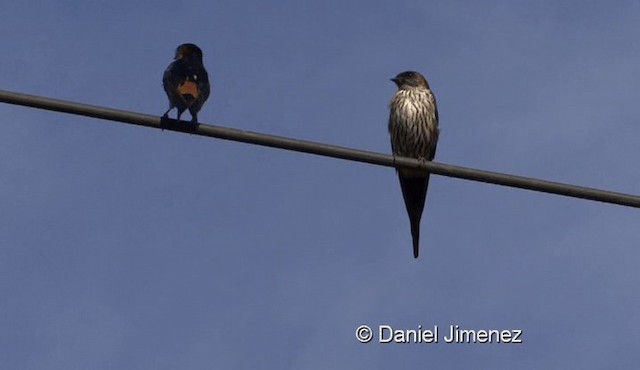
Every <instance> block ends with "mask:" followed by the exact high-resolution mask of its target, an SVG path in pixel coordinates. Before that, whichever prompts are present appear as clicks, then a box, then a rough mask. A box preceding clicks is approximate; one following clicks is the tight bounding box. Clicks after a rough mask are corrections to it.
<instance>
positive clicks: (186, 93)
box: [162, 44, 210, 124]
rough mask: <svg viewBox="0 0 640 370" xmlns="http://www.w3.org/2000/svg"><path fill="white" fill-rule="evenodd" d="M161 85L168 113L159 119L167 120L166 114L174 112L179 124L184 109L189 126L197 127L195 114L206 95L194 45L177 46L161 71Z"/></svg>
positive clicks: (199, 53) (203, 72) (199, 54)
mask: <svg viewBox="0 0 640 370" xmlns="http://www.w3.org/2000/svg"><path fill="white" fill-rule="evenodd" d="M162 84H163V85H164V91H166V92H167V97H169V109H167V111H166V112H165V113H164V115H163V117H164V118H167V117H169V112H170V111H171V110H172V109H173V108H177V109H178V116H177V119H178V120H179V119H180V116H181V115H182V113H183V112H184V111H185V110H187V109H188V110H189V113H191V123H193V124H197V123H198V112H199V111H200V109H201V108H202V105H203V104H204V102H205V101H207V98H208V97H209V92H210V87H209V75H208V74H207V70H206V69H205V68H204V65H203V64H202V50H200V48H199V47H198V46H196V45H194V44H182V45H180V46H178V48H177V49H176V55H175V60H174V61H173V62H172V63H171V64H169V67H167V69H166V70H165V71H164V76H163V77H162Z"/></svg>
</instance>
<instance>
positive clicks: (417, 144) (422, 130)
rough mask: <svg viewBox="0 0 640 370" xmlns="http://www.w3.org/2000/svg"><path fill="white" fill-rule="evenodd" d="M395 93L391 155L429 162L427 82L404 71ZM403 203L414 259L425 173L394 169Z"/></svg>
mask: <svg viewBox="0 0 640 370" xmlns="http://www.w3.org/2000/svg"><path fill="white" fill-rule="evenodd" d="M391 81H393V82H395V84H396V85H397V86H398V91H397V92H396V93H395V95H394V96H393V99H392V100H391V106H390V108H391V113H390V115H389V133H390V134H391V149H392V151H393V155H394V156H401V157H409V158H416V159H418V160H421V161H424V160H427V161H431V160H433V157H434V156H435V154H436V145H437V143H438V135H439V133H440V130H439V128H438V108H437V107H436V98H435V96H434V95H433V92H431V89H429V84H428V83H427V80H426V79H425V78H424V76H422V75H421V74H420V73H418V72H413V71H407V72H402V73H400V74H398V75H397V76H396V77H394V78H392V79H391ZM398 178H399V179H400V187H401V189H402V196H403V197H404V204H405V206H406V208H407V213H409V221H410V223H411V236H412V239H413V256H414V257H415V258H418V250H419V241H420V219H421V218H422V211H423V210H424V203H425V199H426V197H427V188H428V187H429V173H427V172H424V171H419V170H407V169H400V170H398Z"/></svg>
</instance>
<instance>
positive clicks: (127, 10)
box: [0, 0, 640, 369]
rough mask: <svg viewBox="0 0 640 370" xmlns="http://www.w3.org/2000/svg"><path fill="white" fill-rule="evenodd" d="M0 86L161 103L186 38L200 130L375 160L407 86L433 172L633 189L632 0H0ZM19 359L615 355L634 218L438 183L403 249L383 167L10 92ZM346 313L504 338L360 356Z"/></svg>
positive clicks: (337, 363) (76, 364) (567, 202)
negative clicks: (469, 170) (427, 133)
mask: <svg viewBox="0 0 640 370" xmlns="http://www.w3.org/2000/svg"><path fill="white" fill-rule="evenodd" d="M0 33H1V34H2V35H4V42H3V50H4V53H3V56H2V57H1V58H0V71H1V72H0V73H1V76H2V78H1V81H2V86H0V88H1V89H4V90H10V91H17V92H23V93H29V94H36V95H42V96H48V97H53V98H59V99H66V100H72V101H78V102H82V103H87V104H94V105H101V106H108V107H113V108H117V109H124V110H131V111H136V112H142V113H149V114H157V115H160V114H162V113H163V112H164V111H165V109H166V105H167V101H166V96H165V94H164V91H163V90H162V86H161V78H162V73H163V71H164V69H165V68H166V66H167V65H168V64H169V62H170V61H171V59H172V57H173V52H174V49H175V47H176V46H177V45H178V44H180V43H183V42H193V43H196V44H198V45H199V46H200V47H201V48H202V49H203V51H204V57H205V59H204V62H205V66H206V67H207V68H208V70H209V75H210V79H211V83H212V93H211V97H210V99H209V101H208V102H207V104H206V105H205V107H204V108H203V110H202V111H201V113H200V115H199V118H200V121H201V122H203V123H207V124H217V125H222V126H229V127H234V128H239V129H246V130H253V131H259V132H265V133H270V134H276V135H283V136H290V137H296V138H301V139H306V140H313V141H319V142H325V143H330V144H336V145H343V146H350V147H354V148H359V149H365V150H372V151H378V152H385V153H388V152H389V151H390V148H389V138H388V134H387V129H386V125H387V117H388V103H389V100H390V98H391V96H392V94H393V93H394V90H395V86H394V84H393V83H392V82H391V81H389V78H391V77H393V76H394V75H395V74H397V73H398V72H401V71H404V70H408V69H413V70H418V71H420V72H422V73H423V74H424V75H425V76H426V77H427V79H428V80H429V82H430V85H431V87H432V89H433V90H434V92H435V94H436V96H437V98H438V106H439V112H440V126H441V136H440V142H439V145H438V152H437V154H436V160H437V161H442V162H445V163H451V164H457V165H462V166H469V167H476V168H481V169H487V170H493V171H500V172H507V173H514V174H518V175H524V176H531V177H538V178H543V179H549V180H555V181H562V182H569V183H574V184H580V185H585V186H592V187H598V188H603V189H607V190H615V191H621V192H627V193H637V192H638V183H640V171H637V170H636V167H637V164H636V162H637V161H636V158H638V155H639V154H640V149H639V146H638V139H637V138H638V137H640V126H638V124H637V122H638V117H640V106H639V105H638V104H637V97H638V93H637V86H640V44H638V42H637V39H638V34H639V33H640V3H638V2H636V1H634V2H625V3H623V2H617V3H610V2H609V3H605V2H591V1H588V2H585V1H565V2H555V1H540V2H525V1H510V2H506V1H485V2H474V1H427V2H425V1H394V2H391V1H369V2H363V1H332V0H329V1H324V2H307V1H291V2H289V1H282V2H280V3H277V4H276V3H272V4H269V3H265V2H261V1H236V2H232V1H215V2H209V1H140V2H131V1H120V0H114V1H111V2H108V3H107V2H99V1H83V2H80V1H58V2H55V3H53V2H31V3H29V2H13V3H11V4H6V5H5V7H4V10H3V21H2V22H0ZM0 114H1V115H2V117H3V126H2V127H3V132H2V135H0V209H1V211H0V294H1V295H2V304H0V333H2V335H1V336H0V362H2V365H3V366H2V367H3V368H7V369H10V368H11V369H44V368H46V369H87V368H91V369H127V368H130V369H176V368H181V369H212V368H216V369H243V368H281V369H332V368H335V369H340V368H380V369H388V368H410V367H416V368H417V367H420V368H423V367H424V366H425V365H427V366H428V365H432V366H436V367H440V368H469V367H472V368H494V369H502V368H514V367H515V368H519V369H540V368H549V369H566V368H581V369H601V368H629V367H633V366H634V365H636V366H637V363H638V361H639V360H640V355H639V354H638V351H637V348H638V346H639V345H640V334H639V333H638V330H637V328H638V327H640V314H639V311H638V307H639V306H640V291H639V290H638V288H637V286H638V280H639V276H640V275H639V273H638V268H637V265H638V261H639V260H640V249H638V241H640V228H639V227H638V217H639V216H640V214H639V213H638V210H636V209H631V208H625V207H620V206H614V205H606V204H600V203H595V202H590V201H583V200H577V199H569V198H564V197H560V196H553V195H547V194H541V193H535V192H530V191H524V190H516V189H510V188H504V187H497V186H493V185H487V184H480V183H474V182H467V181H462V180H456V179H450V178H445V177H440V176H434V177H432V180H431V185H430V188H429V194H428V200H427V206H426V209H425V213H424V215H423V220H422V240H421V256H420V258H419V259H418V260H414V259H413V257H412V252H411V239H410V233H409V223H408V218H407V216H406V214H405V209H404V204H403V202H402V197H401V194H400V189H399V185H398V181H397V178H396V176H395V173H394V171H393V170H392V169H389V168H382V167H376V166H371V165H365V164H359V163H353V162H347V161H341V160H335V159H329V158H323V157H316V156H310V155H306V154H299V153H292V152H286V151H281V150H274V149H268V148H262V147H256V146H249V145H245V144H239V143H233V142H225V141H220V140H214V139H207V138H202V137H197V136H190V135H185V134H179V133H174V132H167V131H164V132H162V131H159V130H153V129H149V128H142V127H135V126H130V125H124V124H118V123H112V122H106V121H100V120H94V119H89V118H83V117H76V116H72V115H65V114H60V113H53V112H47V111H39V110H34V109H28V108H24V107H17V106H10V105H5V104H1V105H0ZM362 324H366V325H369V326H371V327H372V328H374V329H375V328H377V327H378V326H379V325H391V326H393V327H394V328H397V329H415V328H417V326H418V325H421V326H422V327H425V328H426V327H430V326H431V327H432V326H433V325H438V326H439V327H440V328H441V330H444V329H445V328H447V327H448V326H449V325H459V326H461V327H463V328H468V329H520V330H522V331H523V333H524V334H523V343H522V344H519V345H514V344H445V343H438V344H415V343H411V344H380V343H376V340H375V339H374V341H373V342H371V343H368V344H361V343H359V342H358V341H357V340H356V338H355V335H354V331H355V329H356V328H357V327H358V326H359V325H362Z"/></svg>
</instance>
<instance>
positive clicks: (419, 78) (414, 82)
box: [391, 71, 429, 89]
mask: <svg viewBox="0 0 640 370" xmlns="http://www.w3.org/2000/svg"><path fill="white" fill-rule="evenodd" d="M391 81H393V82H395V83H396V85H397V86H398V88H399V89H402V88H404V87H424V88H426V89H428V88H429V84H428V83H427V80H426V79H425V78H424V76H423V75H421V74H420V73H418V72H414V71H407V72H402V73H399V74H398V75H397V76H396V77H394V78H392V79H391Z"/></svg>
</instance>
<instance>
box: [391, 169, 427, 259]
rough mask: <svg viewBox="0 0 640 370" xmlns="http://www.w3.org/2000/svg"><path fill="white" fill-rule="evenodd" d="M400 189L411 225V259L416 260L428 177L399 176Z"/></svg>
mask: <svg viewBox="0 0 640 370" xmlns="http://www.w3.org/2000/svg"><path fill="white" fill-rule="evenodd" d="M398 177H399V179H400V187H401V188H402V196H403V197H404V204H405V206H406V208H407V213H408V214H409V221H410V223H411V237H412V239H413V257H414V258H418V252H419V249H420V220H421V219H422V211H423V210H424V203H425V200H426V198H427V188H428V187H429V176H428V175H427V176H426V177H406V176H403V175H401V174H399V176H398Z"/></svg>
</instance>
